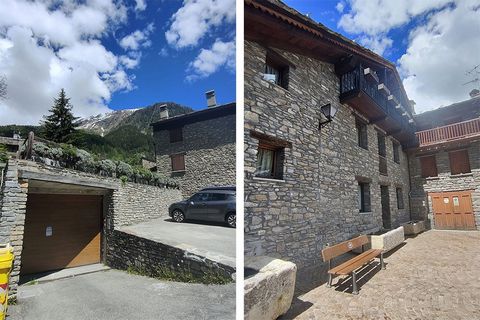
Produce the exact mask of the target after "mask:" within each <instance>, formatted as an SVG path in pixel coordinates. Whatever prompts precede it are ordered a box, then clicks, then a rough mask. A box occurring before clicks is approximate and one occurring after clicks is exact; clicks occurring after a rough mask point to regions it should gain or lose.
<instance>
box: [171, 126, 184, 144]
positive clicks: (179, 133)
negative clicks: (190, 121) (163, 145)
mask: <svg viewBox="0 0 480 320" xmlns="http://www.w3.org/2000/svg"><path fill="white" fill-rule="evenodd" d="M169 132H170V142H179V141H182V140H183V128H182V127H179V128H174V129H170V131H169Z"/></svg>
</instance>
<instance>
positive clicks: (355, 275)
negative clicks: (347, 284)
mask: <svg viewBox="0 0 480 320" xmlns="http://www.w3.org/2000/svg"><path fill="white" fill-rule="evenodd" d="M352 287H353V291H352V293H353V294H355V295H357V294H358V289H357V273H356V272H355V271H353V272H352Z"/></svg>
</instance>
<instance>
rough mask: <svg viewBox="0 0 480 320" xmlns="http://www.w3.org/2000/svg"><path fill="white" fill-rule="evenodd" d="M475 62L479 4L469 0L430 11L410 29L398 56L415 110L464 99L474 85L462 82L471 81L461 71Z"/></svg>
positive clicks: (479, 54) (479, 53)
mask: <svg viewBox="0 0 480 320" xmlns="http://www.w3.org/2000/svg"><path fill="white" fill-rule="evenodd" d="M478 64H480V3H479V2H478V1H471V0H463V1H459V3H458V4H457V6H456V7H455V8H453V9H446V10H443V11H441V12H437V13H435V14H433V15H432V16H431V17H430V18H429V20H428V23H427V24H425V25H422V26H419V27H417V28H416V29H414V30H413V31H412V32H411V34H410V39H409V44H408V49H407V52H406V53H405V54H404V55H403V56H402V57H401V58H400V59H399V65H400V71H401V74H402V76H403V77H404V80H403V84H404V86H405V89H406V91H407V93H408V95H409V97H410V99H413V100H415V102H416V103H417V106H416V110H417V111H418V112H422V111H427V110H431V109H434V108H437V107H440V106H442V105H443V106H445V105H449V104H451V103H455V102H458V101H462V100H466V99H468V98H469V96H468V93H469V91H471V90H472V89H473V88H474V87H475V84H473V83H472V84H469V85H463V84H464V83H466V82H468V81H469V80H471V78H468V77H467V76H466V75H465V73H466V71H468V70H470V69H472V68H473V67H474V66H475V65H478ZM476 85H477V87H478V85H479V84H478V83H477V84H476Z"/></svg>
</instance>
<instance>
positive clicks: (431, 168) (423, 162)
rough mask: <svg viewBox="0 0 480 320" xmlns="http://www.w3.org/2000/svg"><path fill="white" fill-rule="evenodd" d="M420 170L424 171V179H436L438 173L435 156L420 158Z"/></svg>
mask: <svg viewBox="0 0 480 320" xmlns="http://www.w3.org/2000/svg"><path fill="white" fill-rule="evenodd" d="M420 168H421V170H422V177H423V178H428V177H436V176H437V175H438V173H437V161H436V159H435V156H434V155H432V156H425V157H421V158H420Z"/></svg>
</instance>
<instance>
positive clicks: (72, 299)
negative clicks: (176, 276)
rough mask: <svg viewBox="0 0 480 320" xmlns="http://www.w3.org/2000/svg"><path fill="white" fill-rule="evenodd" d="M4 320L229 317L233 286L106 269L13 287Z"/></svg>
mask: <svg viewBox="0 0 480 320" xmlns="http://www.w3.org/2000/svg"><path fill="white" fill-rule="evenodd" d="M8 313H9V317H8V318H7V319H8V320H30V319H31V320H67V319H68V320H87V319H88V320H97V319H98V320H100V319H101V320H110V319H111V320H124V319H125V320H131V319H135V320H137V319H138V320H158V319H165V320H170V319H172V320H173V319H175V320H177V319H185V320H189V319H219V320H228V319H235V284H228V285H222V286H217V285H215V286H214V285H202V284H187V283H178V282H165V281H159V280H155V279H151V278H147V277H142V276H136V275H130V274H127V273H126V272H123V271H117V270H109V271H104V272H97V273H92V274H88V275H82V276H78V277H75V278H70V279H63V280H57V281H52V282H47V283H42V284H36V285H24V286H21V287H20V288H19V296H18V304H17V305H13V306H10V307H9V312H8Z"/></svg>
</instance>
